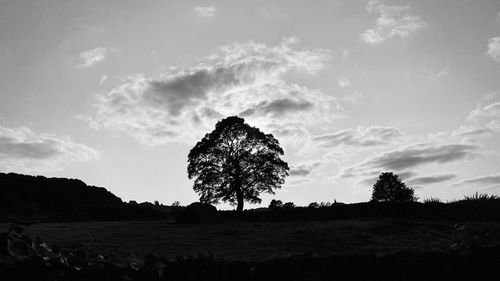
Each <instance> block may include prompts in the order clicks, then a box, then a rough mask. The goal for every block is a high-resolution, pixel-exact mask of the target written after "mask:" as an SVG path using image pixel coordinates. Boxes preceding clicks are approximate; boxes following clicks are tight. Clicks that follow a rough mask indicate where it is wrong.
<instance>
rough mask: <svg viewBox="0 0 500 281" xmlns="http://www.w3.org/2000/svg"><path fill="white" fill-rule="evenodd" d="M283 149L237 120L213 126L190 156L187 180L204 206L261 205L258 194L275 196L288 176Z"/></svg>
mask: <svg viewBox="0 0 500 281" xmlns="http://www.w3.org/2000/svg"><path fill="white" fill-rule="evenodd" d="M281 155H283V149H282V148H281V147H280V145H279V142H278V140H276V139H275V138H274V137H273V135H271V134H264V133H263V132H261V131H260V130H259V129H258V128H255V127H251V126H249V125H248V124H246V123H245V120H244V119H243V118H239V117H237V116H231V117H227V118H225V119H223V120H221V121H219V122H217V124H216V125H215V130H213V131H212V132H211V133H209V134H206V135H205V137H203V139H202V140H201V141H199V142H198V143H197V144H196V145H195V146H194V147H193V148H192V149H191V151H190V152H189V155H188V162H189V164H188V176H189V178H190V179H192V178H195V182H194V187H193V189H194V190H195V191H196V192H197V193H199V194H200V195H201V197H200V201H201V202H204V203H218V202H219V200H222V201H224V202H229V203H231V204H237V208H236V210H237V211H242V210H243V204H244V201H248V202H250V203H260V202H261V199H260V198H259V194H260V193H262V192H267V193H270V194H274V191H273V189H277V188H280V187H281V185H282V184H283V183H284V182H285V177H286V176H288V171H289V168H288V164H287V163H286V162H285V161H283V160H281V158H280V156H281Z"/></svg>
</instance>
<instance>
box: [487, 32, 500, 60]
mask: <svg viewBox="0 0 500 281" xmlns="http://www.w3.org/2000/svg"><path fill="white" fill-rule="evenodd" d="M486 55H488V56H489V57H490V58H492V59H493V60H494V61H495V62H496V63H500V37H493V38H491V39H490V40H489V41H488V50H487V51H486Z"/></svg>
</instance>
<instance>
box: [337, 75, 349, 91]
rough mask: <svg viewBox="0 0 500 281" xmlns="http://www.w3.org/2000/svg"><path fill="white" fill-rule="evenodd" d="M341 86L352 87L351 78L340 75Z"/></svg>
mask: <svg viewBox="0 0 500 281" xmlns="http://www.w3.org/2000/svg"><path fill="white" fill-rule="evenodd" d="M338 83H339V88H349V87H351V80H349V78H346V77H340V78H339V80H338Z"/></svg>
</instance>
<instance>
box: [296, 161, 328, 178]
mask: <svg viewBox="0 0 500 281" xmlns="http://www.w3.org/2000/svg"><path fill="white" fill-rule="evenodd" d="M321 165H322V162H317V161H313V162H304V163H299V164H297V165H295V166H292V167H291V169H290V176H293V177H305V176H308V175H310V174H311V173H312V171H313V170H314V169H316V168H318V167H320V166H321Z"/></svg>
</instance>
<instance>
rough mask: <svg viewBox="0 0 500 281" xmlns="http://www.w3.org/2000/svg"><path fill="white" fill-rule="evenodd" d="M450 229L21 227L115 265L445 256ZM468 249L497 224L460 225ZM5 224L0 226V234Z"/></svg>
mask: <svg viewBox="0 0 500 281" xmlns="http://www.w3.org/2000/svg"><path fill="white" fill-rule="evenodd" d="M454 224H455V223H454V222H422V221H406V220H396V219H383V220H362V219H358V220H342V221H297V222H266V223H245V222H225V223H224V224H215V225H178V224H175V223H173V222H169V221H137V222H135V221H130V222H82V223H42V224H34V225H30V226H27V227H26V230H25V234H27V235H30V236H35V235H39V236H40V237H41V238H42V239H44V240H45V241H46V242H47V244H49V245H52V243H56V244H57V245H58V246H60V247H62V248H69V249H85V250H89V251H95V252H98V253H101V254H104V255H107V256H110V257H112V258H116V259H122V258H124V257H128V256H130V255H131V254H134V255H137V256H139V257H140V256H144V255H145V254H146V253H148V252H150V253H153V254H156V255H160V256H165V257H171V258H173V257H175V256H177V255H189V254H191V255H196V254H199V253H200V254H207V253H208V252H212V253H213V254H214V255H218V256H224V257H228V258H232V259H244V260H248V261H255V260H259V259H262V258H266V257H272V256H279V255H289V254H302V253H318V254H330V253H337V254H345V255H350V254H358V253H387V252H393V251H400V250H415V251H419V252H420V251H439V250H447V249H449V247H450V245H451V244H452V243H453V240H452V236H453V232H454ZM464 225H465V226H466V230H467V236H468V237H469V240H470V241H472V242H471V243H475V244H480V245H483V246H489V245H498V244H500V224H499V223H493V222H491V223H490V222H468V223H464ZM7 227H8V225H6V224H2V225H0V232H3V231H6V228H7Z"/></svg>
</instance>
